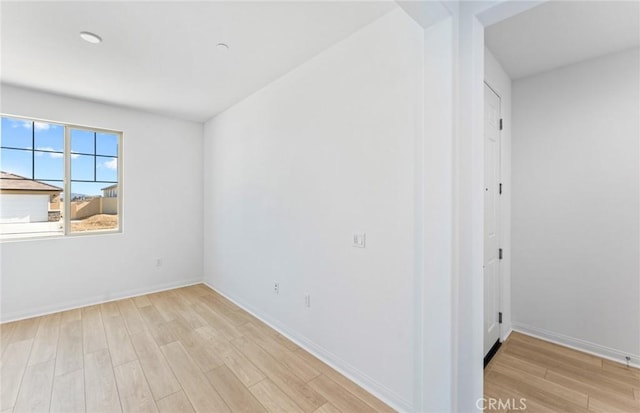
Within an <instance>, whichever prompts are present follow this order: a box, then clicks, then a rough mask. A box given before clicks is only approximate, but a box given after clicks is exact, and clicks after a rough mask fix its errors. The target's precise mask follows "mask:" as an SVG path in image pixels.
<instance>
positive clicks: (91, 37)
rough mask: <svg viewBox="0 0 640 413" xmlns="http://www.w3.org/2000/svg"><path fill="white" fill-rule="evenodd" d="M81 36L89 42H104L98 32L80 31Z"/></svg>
mask: <svg viewBox="0 0 640 413" xmlns="http://www.w3.org/2000/svg"><path fill="white" fill-rule="evenodd" d="M80 37H82V40H85V41H87V42H89V43H93V44H98V43H100V42H102V37H100V36H98V35H97V34H94V33H91V32H80Z"/></svg>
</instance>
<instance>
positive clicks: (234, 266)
mask: <svg viewBox="0 0 640 413" xmlns="http://www.w3.org/2000/svg"><path fill="white" fill-rule="evenodd" d="M422 52H423V32H422V29H421V28H420V26H418V25H417V23H415V22H414V21H413V20H411V19H410V18H409V17H408V16H407V15H406V14H404V12H403V11H401V10H399V9H396V10H394V11H392V12H391V13H390V14H388V15H385V16H384V17H382V18H381V19H379V20H377V21H375V22H373V23H372V24H370V25H368V26H366V27H365V28H363V29H362V30H360V31H358V32H356V33H355V34H353V35H352V36H350V37H348V38H347V39H345V40H344V41H342V42H340V43H338V44H336V45H334V46H332V47H331V48H329V49H328V50H326V51H325V52H323V53H321V54H320V55H318V56H316V57H315V58H313V59H311V60H310V61H308V62H306V63H305V64H303V65H302V66H300V67H298V68H297V69H295V70H294V71H292V72H290V73H288V74H287V75H285V76H283V77H282V78H280V79H279V80H277V81H275V82H274V83H272V84H270V85H269V86H267V87H266V88H264V89H263V90H261V91H259V92H257V93H256V94H254V95H252V96H250V97H249V98H247V99H246V100H244V101H242V102H240V103H239V104H237V105H235V106H234V107H232V108H231V109H229V110H227V111H226V112H223V113H222V114H220V115H218V116H217V117H215V118H214V119H213V120H211V121H209V122H207V124H206V125H205V144H204V169H205V234H204V246H205V280H206V281H207V282H208V283H210V284H211V285H212V286H213V287H214V288H216V289H217V290H219V291H221V292H222V293H224V294H226V295H227V296H229V297H230V298H232V299H234V300H235V301H236V302H238V303H240V304H241V305H243V306H244V307H245V308H248V309H249V310H251V311H253V312H254V313H256V314H257V315H259V316H260V317H262V318H263V319H265V320H266V321H268V322H270V323H271V324H272V325H274V326H276V327H277V328H279V329H281V330H282V331H284V332H285V333H287V334H288V335H289V336H291V337H292V338H294V339H296V340H298V341H299V342H301V343H302V344H303V345H305V347H307V348H308V349H310V350H311V351H313V352H315V353H316V354H319V355H320V356H321V357H323V358H324V359H325V360H328V361H329V362H331V363H332V364H333V365H334V366H336V367H338V368H339V369H340V370H342V371H344V372H346V373H347V374H348V375H350V376H351V377H353V378H355V379H356V380H357V381H359V382H360V383H361V384H363V385H364V386H365V387H367V388H368V389H369V390H372V391H373V392H375V393H376V394H378V395H380V396H382V397H383V398H384V399H386V400H387V401H389V402H391V403H392V404H394V405H395V406H396V407H398V408H401V409H402V410H411V406H412V402H413V383H414V380H413V376H414V366H413V362H414V359H413V352H414V348H413V344H414V342H413V340H414V337H413V336H414V282H415V278H416V271H418V265H417V262H416V259H415V257H416V251H415V246H416V243H415V237H416V232H415V231H416V225H415V220H416V217H415V215H416V210H415V205H416V201H417V199H416V198H417V194H416V188H417V187H418V185H416V182H415V179H416V178H415V177H416V173H417V172H416V168H415V164H416V162H417V160H416V150H417V149H418V148H420V147H421V143H420V141H421V138H422V126H423V125H422V122H423V118H422V105H423V102H422V97H423V94H422V76H423V66H422V63H423V61H422V58H423V54H422ZM355 231H362V232H366V234H367V246H366V248H365V249H360V248H353V247H352V246H351V238H352V233H353V232H355ZM276 281H277V282H279V283H280V293H279V295H276V294H274V292H273V283H274V282H276ZM305 293H309V294H311V303H312V305H311V308H305V307H304V294H305Z"/></svg>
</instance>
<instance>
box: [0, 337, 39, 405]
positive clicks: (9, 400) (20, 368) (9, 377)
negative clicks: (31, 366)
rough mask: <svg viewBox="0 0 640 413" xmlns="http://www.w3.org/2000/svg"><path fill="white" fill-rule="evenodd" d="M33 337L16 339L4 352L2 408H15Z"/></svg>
mask: <svg viewBox="0 0 640 413" xmlns="http://www.w3.org/2000/svg"><path fill="white" fill-rule="evenodd" d="M32 344H33V339H31V340H22V341H15V342H13V343H11V344H9V345H8V346H7V349H6V350H5V351H4V353H3V354H2V364H1V369H0V377H1V378H2V380H0V410H6V409H10V408H13V406H14V405H15V403H16V398H17V397H18V393H19V391H20V383H21V382H22V377H23V376H24V371H25V369H26V368H27V362H28V361H29V354H30V352H31V346H32Z"/></svg>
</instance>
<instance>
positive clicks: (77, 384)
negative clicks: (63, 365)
mask: <svg viewBox="0 0 640 413" xmlns="http://www.w3.org/2000/svg"><path fill="white" fill-rule="evenodd" d="M84 411H85V404H84V371H83V370H82V369H80V370H76V371H72V372H70V373H67V374H64V375H56V377H55V378H54V379H53V390H52V393H51V412H55V413H76V412H77V413H80V412H84Z"/></svg>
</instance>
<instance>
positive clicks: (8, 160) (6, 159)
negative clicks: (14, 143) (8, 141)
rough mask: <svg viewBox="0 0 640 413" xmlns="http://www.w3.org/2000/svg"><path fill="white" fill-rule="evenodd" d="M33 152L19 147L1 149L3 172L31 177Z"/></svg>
mask: <svg viewBox="0 0 640 413" xmlns="http://www.w3.org/2000/svg"><path fill="white" fill-rule="evenodd" d="M31 156H32V152H31V151H21V150H17V149H4V148H3V149H0V169H1V170H2V171H3V172H7V173H10V174H15V175H19V176H20V177H23V178H27V179H31V178H32V176H31V174H32V170H31V165H32V158H31Z"/></svg>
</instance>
